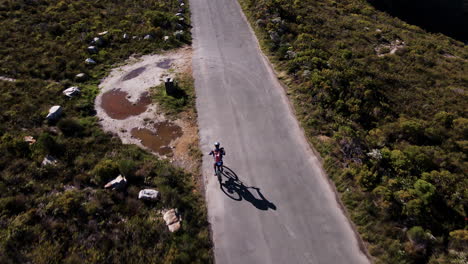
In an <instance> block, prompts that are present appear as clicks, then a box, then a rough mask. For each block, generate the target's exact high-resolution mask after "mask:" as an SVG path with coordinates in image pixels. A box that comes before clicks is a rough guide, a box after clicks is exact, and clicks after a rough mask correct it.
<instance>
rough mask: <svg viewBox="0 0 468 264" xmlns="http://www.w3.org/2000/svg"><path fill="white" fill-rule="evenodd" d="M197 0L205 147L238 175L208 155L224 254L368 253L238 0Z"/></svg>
mask: <svg viewBox="0 0 468 264" xmlns="http://www.w3.org/2000/svg"><path fill="white" fill-rule="evenodd" d="M190 3H191V11H192V22H193V31H192V32H193V37H194V50H195V54H194V60H193V69H194V75H195V87H196V92H197V109H198V122H199V128H200V140H201V142H200V144H201V148H202V151H203V152H204V153H205V154H206V153H208V152H209V150H210V148H211V146H212V143H213V142H214V141H220V142H221V143H222V145H224V147H225V148H226V152H227V155H226V157H225V165H226V166H228V167H229V168H230V169H231V170H232V171H229V170H226V172H227V173H226V175H227V176H229V175H233V174H234V173H235V175H237V177H238V181H235V180H228V178H227V177H226V175H225V176H224V177H223V181H222V182H223V185H220V183H219V182H218V180H217V177H215V176H213V172H212V160H211V157H210V156H208V155H205V156H204V158H203V173H204V177H205V184H206V186H205V187H206V200H207V204H208V215H209V216H208V217H209V221H210V223H211V224H212V229H213V240H214V244H215V250H214V251H215V260H216V262H217V263H218V264H225V263H242V264H250V263H255V264H257V263H288V264H289V263H320V264H322V263H330V264H339V263H368V262H369V261H368V260H367V258H366V257H365V255H364V254H363V253H362V252H361V251H360V249H359V245H358V241H357V239H356V237H355V234H354V232H353V231H352V229H351V226H350V224H349V222H348V220H347V219H346V217H345V216H344V214H343V212H342V211H341V210H340V208H339V205H338V203H337V201H336V198H335V195H334V193H333V191H332V189H331V187H330V186H329V184H328V182H327V180H326V176H325V175H324V174H323V172H322V170H321V167H320V164H319V161H318V160H317V157H316V156H315V155H314V154H313V153H312V151H311V150H310V148H309V147H308V144H307V143H306V141H305V138H304V136H303V133H302V132H301V129H300V128H299V125H298V123H297V121H296V119H295V118H294V116H293V114H292V111H291V109H290V108H289V104H288V102H287V98H286V96H285V94H284V90H283V88H282V87H281V86H280V84H279V83H278V81H277V79H276V77H275V75H274V73H273V72H272V70H271V68H270V66H269V64H268V62H267V60H266V59H265V58H264V56H263V55H262V53H261V51H260V50H259V47H258V44H257V40H256V38H255V36H254V35H253V32H252V31H251V29H250V27H249V25H248V23H247V22H246V20H245V17H244V16H243V14H242V12H241V9H240V6H239V5H238V3H237V2H236V0H191V1H190ZM241 182H242V184H241Z"/></svg>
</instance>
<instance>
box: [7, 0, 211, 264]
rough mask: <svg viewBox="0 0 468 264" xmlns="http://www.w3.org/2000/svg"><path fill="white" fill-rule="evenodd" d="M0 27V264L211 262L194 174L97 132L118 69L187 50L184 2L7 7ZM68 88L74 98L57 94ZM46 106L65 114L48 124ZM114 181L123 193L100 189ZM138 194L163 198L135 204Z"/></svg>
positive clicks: (9, 4)
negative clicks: (167, 215) (98, 103)
mask: <svg viewBox="0 0 468 264" xmlns="http://www.w3.org/2000/svg"><path fill="white" fill-rule="evenodd" d="M176 13H181V14H182V16H183V17H185V20H183V21H182V20H180V18H181V15H180V14H179V15H177V16H176V15H175V14H176ZM0 17H1V18H2V19H1V20H0V40H1V43H2V44H1V49H0V76H2V78H0V94H1V95H2V96H0V106H1V111H0V153H1V154H2V155H1V159H0V263H20V262H25V263H26V262H30V263H211V262H212V255H211V248H212V245H211V241H210V236H209V230H208V222H207V220H206V219H207V217H206V208H205V206H204V204H203V199H202V197H201V195H200V194H199V193H198V192H196V191H194V190H196V188H195V182H194V181H193V179H192V175H191V174H188V173H186V172H185V171H183V170H181V169H177V168H175V167H174V166H173V165H172V164H170V162H168V161H163V160H158V159H157V158H156V157H155V156H153V155H151V154H149V153H147V152H145V151H143V150H141V149H139V148H137V147H136V146H132V145H122V143H121V142H120V140H119V139H118V138H116V137H113V136H112V135H110V134H107V133H104V132H103V131H102V130H101V127H100V126H99V124H98V120H97V117H96V116H95V109H94V100H95V97H96V95H97V94H98V91H99V88H98V83H99V79H101V78H103V77H104V76H105V75H106V74H107V73H108V71H109V69H110V68H111V67H114V66H115V64H116V63H121V62H122V61H123V60H124V59H127V58H128V57H129V56H130V55H132V54H141V55H143V54H148V53H157V52H161V51H163V50H167V49H172V48H177V47H181V46H182V45H184V44H187V43H190V35H189V34H188V30H189V29H188V25H187V23H188V22H189V21H188V9H187V4H186V5H185V7H182V9H181V6H180V3H179V2H178V1H158V0H152V1H139V2H135V1H127V0H122V1H118V2H116V1H106V0H104V1H80V0H74V1H71V0H70V1H68V0H64V1H48V0H41V1H26V0H25V1H2V2H1V3H0ZM184 21H185V22H184ZM176 32H178V33H177V34H175V33H176ZM99 33H101V34H99ZM148 36H149V37H148ZM166 36H167V37H166ZM96 37H98V38H99V39H100V40H99V41H96V40H94V38H96ZM88 46H96V47H97V50H96V49H89V48H88ZM87 58H91V59H92V60H94V61H95V62H96V64H86V63H85V60H86V59H87ZM79 73H84V75H79V76H77V74H79ZM12 80H15V81H12ZM72 86H77V87H79V89H80V91H81V93H80V94H79V95H76V96H73V97H72V98H68V97H66V96H65V95H63V93H62V92H63V90H64V89H66V88H69V87H72ZM53 105H60V106H62V109H63V113H62V115H61V116H60V118H59V119H58V120H56V121H46V120H45V117H46V115H47V113H48V110H49V108H50V107H51V106H53ZM31 136H32V138H33V139H34V140H35V142H34V140H33V139H31ZM52 157H53V159H52ZM45 158H47V159H45ZM45 160H49V161H50V162H48V165H47V164H46V163H47V162H43V161H45ZM119 174H122V175H124V176H125V177H126V179H127V181H128V188H126V189H125V190H123V191H116V190H106V189H103V185H104V184H106V183H107V182H108V181H109V180H112V179H114V178H115V177H116V176H118V175H119ZM144 188H153V189H157V190H158V191H159V192H160V200H158V201H157V202H150V201H142V200H139V199H137V198H138V193H139V191H140V190H141V189H144ZM167 208H177V209H178V210H177V211H178V212H179V213H180V216H181V219H182V225H181V226H182V227H181V229H180V230H178V231H177V232H175V233H170V232H169V231H168V228H167V226H166V225H165V223H164V221H163V219H162V215H161V212H162V211H163V209H167Z"/></svg>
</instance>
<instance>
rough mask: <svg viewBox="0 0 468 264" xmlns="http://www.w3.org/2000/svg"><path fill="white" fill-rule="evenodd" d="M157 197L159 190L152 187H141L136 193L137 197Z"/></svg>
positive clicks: (147, 198) (148, 198) (155, 198)
mask: <svg viewBox="0 0 468 264" xmlns="http://www.w3.org/2000/svg"><path fill="white" fill-rule="evenodd" d="M158 198H159V192H158V191H156V190H153V189H143V190H141V191H140V193H138V199H143V200H152V201H154V200H157V199H158Z"/></svg>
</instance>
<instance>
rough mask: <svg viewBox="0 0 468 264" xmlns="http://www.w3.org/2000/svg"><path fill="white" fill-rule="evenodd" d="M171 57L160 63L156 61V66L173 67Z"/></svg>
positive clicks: (162, 67)
mask: <svg viewBox="0 0 468 264" xmlns="http://www.w3.org/2000/svg"><path fill="white" fill-rule="evenodd" d="M171 62H172V60H171V59H164V60H162V61H160V62H158V63H156V66H157V67H159V68H161V69H166V70H167V69H169V68H170V67H171Z"/></svg>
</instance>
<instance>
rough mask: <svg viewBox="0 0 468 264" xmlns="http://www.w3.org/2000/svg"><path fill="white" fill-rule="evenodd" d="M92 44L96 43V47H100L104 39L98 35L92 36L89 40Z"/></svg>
mask: <svg viewBox="0 0 468 264" xmlns="http://www.w3.org/2000/svg"><path fill="white" fill-rule="evenodd" d="M91 44H92V45H96V46H98V47H101V46H103V45H104V40H103V39H102V38H100V37H95V38H93V41H91Z"/></svg>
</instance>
